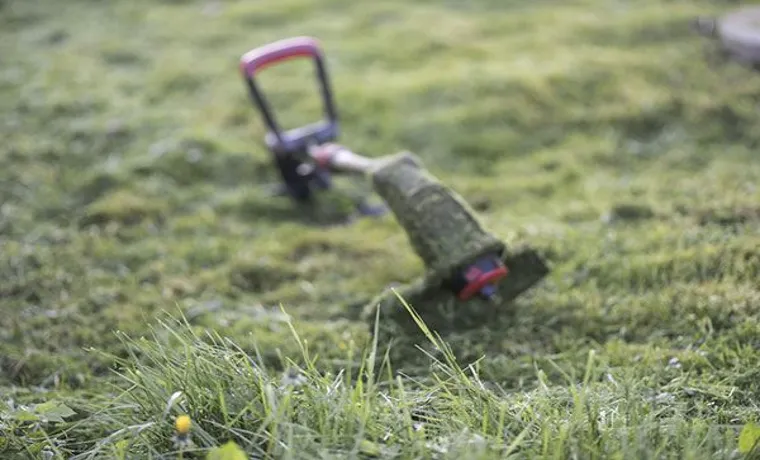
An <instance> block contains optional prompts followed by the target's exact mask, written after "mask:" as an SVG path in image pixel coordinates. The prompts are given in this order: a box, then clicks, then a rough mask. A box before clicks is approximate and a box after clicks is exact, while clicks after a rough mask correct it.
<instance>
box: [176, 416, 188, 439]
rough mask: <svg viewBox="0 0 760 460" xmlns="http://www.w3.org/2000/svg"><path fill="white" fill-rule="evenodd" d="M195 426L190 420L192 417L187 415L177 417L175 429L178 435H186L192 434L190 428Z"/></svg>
mask: <svg viewBox="0 0 760 460" xmlns="http://www.w3.org/2000/svg"><path fill="white" fill-rule="evenodd" d="M192 425H193V422H192V420H190V417H189V416H187V415H180V416H179V417H177V419H176V420H175V421H174V428H175V429H176V430H177V433H178V434H180V435H186V434H187V433H189V432H190V427H191V426H192Z"/></svg>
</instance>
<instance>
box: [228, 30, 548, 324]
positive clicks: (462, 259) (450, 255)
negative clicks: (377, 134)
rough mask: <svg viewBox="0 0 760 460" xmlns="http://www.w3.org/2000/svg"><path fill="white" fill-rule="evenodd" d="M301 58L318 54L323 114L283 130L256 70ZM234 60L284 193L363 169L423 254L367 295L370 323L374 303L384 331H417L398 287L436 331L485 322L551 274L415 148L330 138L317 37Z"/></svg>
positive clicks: (304, 196)
mask: <svg viewBox="0 0 760 460" xmlns="http://www.w3.org/2000/svg"><path fill="white" fill-rule="evenodd" d="M302 56H306V57H312V58H313V59H314V60H315V62H316V69H317V76H318V78H319V81H320V86H321V93H322V96H323V100H324V105H325V114H326V120H324V121H321V122H318V123H314V124H312V125H307V126H305V127H302V128H297V129H293V130H290V131H287V132H281V131H280V130H279V128H278V126H277V123H276V121H275V119H274V117H273V115H272V113H271V110H270V108H269V107H268V105H267V103H266V101H265V99H264V97H263V95H262V94H261V91H260V90H259V88H258V87H257V85H256V83H255V81H254V77H255V74H256V73H257V72H258V71H259V70H261V69H262V68H264V67H266V66H267V65H270V64H273V63H275V62H278V61H282V60H286V59H289V58H293V57H302ZM240 67H241V71H242V73H243V76H244V79H245V81H246V83H247V85H248V89H249V91H250V95H251V98H252V100H253V102H254V104H255V105H256V107H258V109H259V110H260V111H261V113H262V116H263V118H264V121H265V123H266V124H267V127H268V128H269V132H268V133H267V136H266V139H265V140H266V143H267V146H268V147H269V150H270V152H271V154H272V156H273V159H274V162H275V165H276V166H277V167H278V168H279V170H280V173H281V176H282V179H283V190H284V192H285V193H284V194H287V195H289V196H290V197H291V198H292V199H294V200H295V201H297V202H304V201H307V200H310V199H313V195H314V194H315V192H316V190H320V189H321V190H325V189H328V188H329V187H330V180H329V178H330V174H332V173H339V174H353V175H358V176H361V177H368V178H369V182H370V183H371V185H372V188H373V190H374V191H375V192H376V193H377V194H378V195H379V196H380V197H381V198H382V199H383V201H384V202H385V204H386V205H387V206H388V208H390V210H391V211H392V213H393V215H394V216H395V218H396V220H397V222H398V223H399V224H400V225H401V226H402V227H403V229H404V231H405V232H406V235H407V237H408V240H409V242H410V244H411V246H412V248H413V249H414V251H415V252H416V254H417V255H418V256H419V257H420V258H421V259H422V261H423V262H424V265H425V268H426V273H425V275H424V276H423V277H421V278H420V279H418V280H417V281H415V282H413V283H412V284H410V285H407V286H403V287H400V288H397V289H394V290H395V292H394V290H391V289H388V290H387V291H385V292H383V293H381V294H380V295H379V296H378V297H376V298H375V299H373V300H372V301H369V302H368V303H367V305H366V307H365V308H364V311H363V316H364V318H365V319H366V320H368V321H370V322H374V318H375V311H376V309H377V308H380V309H381V313H380V315H381V327H382V328H383V329H384V330H386V331H388V332H391V333H393V332H395V331H396V330H397V328H398V327H399V326H401V327H404V328H405V329H406V327H405V326H412V329H416V327H415V325H414V322H413V321H410V317H409V314H408V312H406V311H405V309H404V308H403V304H402V303H401V302H400V300H399V296H397V295H396V293H398V294H399V295H400V297H401V298H403V299H404V301H405V302H407V303H408V304H409V305H411V306H412V307H413V308H415V310H417V312H418V313H419V314H420V316H421V317H422V319H423V320H424V321H426V323H427V324H428V326H430V327H433V328H435V329H437V330H439V331H443V330H447V329H457V328H461V327H466V326H467V325H468V323H473V324H475V323H482V320H483V317H484V316H486V317H488V316H490V313H492V312H493V311H494V310H495V308H494V307H495V306H496V305H498V304H501V303H506V302H510V301H512V300H514V299H515V298H516V297H518V296H519V295H521V294H522V293H523V292H525V291H526V290H528V289H529V288H531V287H532V286H534V285H536V284H537V283H538V282H539V281H541V280H542V279H543V278H544V277H545V276H546V275H547V274H548V273H549V268H548V266H547V265H546V263H545V262H544V260H543V259H542V258H541V257H540V256H539V254H538V253H537V252H536V251H535V250H532V249H530V248H527V247H523V248H520V249H516V250H512V251H509V250H507V246H506V244H505V243H503V242H502V241H501V240H499V239H498V238H497V237H495V236H494V235H492V234H491V233H489V232H488V231H486V230H485V229H484V227H483V226H482V225H481V223H480V222H479V221H478V219H477V218H476V217H475V215H474V213H473V211H472V209H471V208H470V207H469V205H468V204H467V203H466V202H465V200H464V199H463V198H462V197H461V196H459V195H458V194H457V193H456V192H454V191H453V190H451V189H450V188H449V187H447V186H445V185H444V184H442V183H441V182H440V181H438V180H437V179H436V178H435V177H434V176H432V175H431V174H430V173H429V172H428V171H427V170H425V168H424V167H423V165H422V163H421V161H420V160H419V158H418V157H417V156H416V155H414V154H412V153H408V152H401V153H399V154H395V155H388V156H385V157H380V158H368V157H365V156H362V155H358V154H356V153H354V152H352V151H350V150H349V149H347V148H345V147H343V146H341V145H339V144H337V143H335V142H334V141H335V140H336V139H337V137H338V120H337V115H336V109H335V105H334V103H333V101H332V93H331V90H330V85H329V82H328V78H327V72H326V67H325V63H324V59H323V55H322V52H321V50H320V47H319V46H318V43H317V42H316V41H315V40H314V39H313V38H309V37H296V38H291V39H286V40H281V41H278V42H274V43H271V44H269V45H266V46H263V47H260V48H256V49H254V50H252V51H250V52H248V53H246V54H244V55H243V57H242V59H241V65H240ZM360 212H362V210H360ZM363 213H364V214H375V215H377V214H380V213H381V212H367V211H363Z"/></svg>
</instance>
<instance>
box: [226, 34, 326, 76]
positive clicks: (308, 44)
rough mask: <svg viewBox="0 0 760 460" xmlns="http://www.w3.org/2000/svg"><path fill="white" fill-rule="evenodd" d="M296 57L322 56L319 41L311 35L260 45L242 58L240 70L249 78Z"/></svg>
mask: <svg viewBox="0 0 760 460" xmlns="http://www.w3.org/2000/svg"><path fill="white" fill-rule="evenodd" d="M296 57H313V58H315V59H317V58H319V59H321V58H322V52H321V51H320V49H319V43H318V42H317V41H316V40H315V39H313V38H311V37H293V38H286V39H284V40H279V41H276V42H274V43H270V44H268V45H264V46H260V47H258V48H255V49H252V50H250V51H248V52H247V53H245V54H244V55H243V56H242V57H241V58H240V70H241V71H242V72H243V74H244V75H245V76H247V77H249V78H253V77H254V76H255V75H256V73H257V72H259V71H260V70H262V69H264V68H265V67H268V66H270V65H272V64H275V63H277V62H282V61H286V60H289V59H292V58H296Z"/></svg>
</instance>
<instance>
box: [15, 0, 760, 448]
mask: <svg viewBox="0 0 760 460" xmlns="http://www.w3.org/2000/svg"><path fill="white" fill-rule="evenodd" d="M58 3H60V2H44V1H41V0H24V1H21V0H6V1H3V2H0V10H1V11H0V56H2V66H0V114H2V115H0V139H2V143H0V311H1V312H2V315H0V396H1V397H0V404H3V405H2V406H0V407H2V409H0V425H2V429H0V457H2V458H10V459H13V458H46V457H49V456H51V454H52V456H53V458H56V457H57V458H74V459H84V458H150V457H151V456H152V457H153V458H162V457H163V458H176V457H177V455H178V454H179V449H178V448H177V447H176V446H175V445H174V443H173V442H172V441H173V439H172V437H173V436H174V435H175V433H174V432H173V426H172V425H173V424H172V420H173V416H175V415H177V414H178V413H180V412H182V413H184V412H187V413H188V414H189V415H191V416H192V418H193V430H192V431H191V438H192V441H193V445H194V446H192V447H187V448H186V449H184V450H182V455H183V457H184V458H203V457H204V456H206V455H207V454H208V452H209V451H210V450H211V449H214V448H217V447H220V446H224V445H225V443H227V442H228V441H233V442H235V443H236V444H237V445H238V446H240V448H241V449H242V450H243V451H244V452H245V454H246V455H247V456H248V457H249V458H255V457H256V456H261V455H263V454H267V453H269V454H272V456H275V457H279V458H285V457H288V458H299V456H300V458H314V457H319V456H322V457H329V458H356V457H359V456H365V457H372V456H375V457H379V458H393V457H396V458H423V457H424V458H431V457H433V458H620V459H628V458H685V459H697V458H711V459H716V458H717V459H728V458H740V456H741V455H745V454H744V452H740V450H742V451H745V450H747V449H745V447H747V445H748V443H750V441H752V440H753V439H755V438H756V436H755V433H754V431H755V430H754V429H752V428H745V431H744V436H742V437H740V432H741V430H742V427H751V426H752V425H748V424H749V423H752V421H753V420H756V419H757V414H756V406H757V397H758V395H760V378H758V377H759V371H758V369H760V351H758V350H759V349H760V348H759V347H758V339H757V338H758V336H760V290H759V289H758V283H757V280H758V275H759V274H760V252H759V251H758V248H760V235H758V232H757V228H758V224H760V212H759V211H758V202H760V189H758V187H757V184H758V183H760V166H759V164H758V161H757V153H756V150H757V145H758V144H759V143H760V129H758V127H760V113H758V111H757V107H756V100H757V99H758V96H760V84H759V83H758V79H757V78H756V74H755V73H754V72H753V71H751V70H750V69H746V68H743V67H740V66H737V65H733V64H729V63H723V64H719V63H710V62H708V60H707V59H705V58H706V57H708V54H707V53H705V51H706V47H705V42H704V39H702V38H701V37H698V36H697V35H695V34H694V33H693V32H692V31H691V30H690V28H689V26H688V24H689V21H690V20H691V19H692V18H693V17H695V16H704V15H711V14H718V13H722V12H725V11H726V8H729V7H731V8H733V6H730V5H729V4H730V3H731V2H708V1H706V0H705V1H701V0H700V1H686V0H675V1H662V0H642V1H639V2H615V1H602V0H584V1H571V2H558V1H542V2H515V1H491V0H477V1H471V2H449V1H446V2H441V1H437V2H432V1H416V2H408V1H401V0H387V1H383V2H350V1H348V0H330V1H317V0H281V1H278V2H265V1H260V2H248V1H242V0H225V1H204V2H193V1H161V2H156V1H145V0H134V1H128V0H119V1H112V2H95V1H91V0H71V1H67V2H66V5H65V8H63V7H62V6H57V5H58ZM301 34H308V35H314V36H316V37H318V38H319V39H320V41H321V42H322V43H323V45H324V48H325V51H326V53H327V57H328V65H329V67H330V71H331V76H332V80H333V83H334V89H335V95H336V99H337V103H338V107H339V109H340V112H341V123H342V125H341V128H342V133H343V134H342V138H341V141H343V142H345V143H346V144H347V145H349V146H351V147H352V148H354V149H355V150H357V151H360V152H363V153H367V154H368V155H385V154H389V153H393V152H395V151H398V150H400V149H405V150H410V151H411V152H413V153H414V154H416V155H418V156H419V158H420V159H421V160H422V162H423V163H424V165H425V166H426V167H427V168H428V169H429V170H430V172H431V173H432V174H434V175H435V176H436V177H438V178H439V179H440V180H441V181H442V182H444V183H446V184H447V185H450V186H451V187H452V188H454V189H455V190H456V191H458V192H459V193H460V194H461V195H462V196H463V197H464V198H465V199H466V200H467V201H468V202H469V203H471V204H472V205H473V207H474V208H475V209H476V210H478V211H479V213H480V217H481V218H482V220H483V223H484V225H485V226H486V227H487V228H488V229H489V231H491V232H493V233H494V235H496V236H498V237H499V238H500V239H504V240H505V241H506V242H507V244H508V245H511V244H512V243H514V242H516V241H521V242H528V243H530V244H531V245H533V246H535V247H536V248H537V249H539V250H540V251H541V252H542V253H545V254H547V255H548V257H549V259H550V262H551V264H552V268H553V271H552V273H551V275H550V277H549V278H547V280H546V282H545V283H543V284H542V285H541V286H540V287H539V288H538V289H536V290H534V291H531V292H530V293H529V294H528V295H526V296H523V297H521V298H519V299H518V301H516V302H514V303H513V304H511V305H509V308H505V309H503V310H499V311H494V312H493V317H492V318H491V319H490V320H489V321H488V322H487V323H486V324H481V325H478V326H473V327H472V328H468V329H466V328H461V329H457V330H454V331H451V332H450V333H447V334H446V335H445V336H442V337H441V338H440V339H439V338H437V336H436V335H435V332H440V331H429V333H428V334H427V335H426V334H425V328H424V327H423V328H422V329H421V330H420V332H421V333H420V334H418V336H415V338H413V339H410V340H409V341H407V342H404V341H399V342H398V343H396V344H395V345H394V347H393V349H392V350H390V351H388V350H386V349H385V344H384V343H383V344H378V345H377V346H375V345H373V342H372V340H371V338H370V337H371V336H370V334H369V332H370V331H369V330H368V328H367V324H366V323H365V322H363V321H360V320H359V316H360V314H361V307H362V306H363V305H364V304H365V301H366V299H370V298H372V297H373V296H375V295H377V294H378V293H380V292H382V290H383V289H385V288H386V287H387V286H389V285H394V284H400V285H404V284H407V283H409V282H411V281H412V280H414V279H416V278H417V277H419V276H420V275H421V274H422V270H423V267H422V263H421V261H420V260H419V259H418V258H417V257H416V256H415V255H414V253H413V252H412V251H411V247H410V246H409V243H408V241H406V239H405V237H404V235H403V234H402V232H401V229H400V228H399V226H398V224H397V223H396V222H395V221H394V220H393V219H392V218H391V217H385V218H381V219H377V220H371V219H367V220H359V221H356V222H355V223H353V224H352V225H350V226H348V225H332V224H335V223H343V222H344V221H345V219H346V217H347V214H348V208H349V201H348V200H347V199H345V198H344V199H337V198H336V196H334V195H333V196H326V197H325V199H324V200H322V201H321V203H320V207H319V208H318V209H316V210H311V211H310V212H306V210H304V209H302V208H298V207H296V206H294V205H293V204H292V203H290V202H289V201H287V200H284V199H277V198H273V197H271V196H270V195H269V192H268V190H267V189H266V187H265V185H267V184H271V183H273V182H276V181H277V180H278V177H277V172H276V170H275V169H274V168H273V167H272V166H271V163H270V158H269V154H268V152H266V151H265V149H264V148H263V147H262V145H261V142H260V141H261V139H262V137H263V135H264V129H263V127H262V124H261V122H260V119H259V117H258V115H257V113H256V112H255V111H254V109H253V108H252V107H251V105H250V102H249V101H248V99H247V95H246V93H245V86H244V85H243V82H242V81H241V78H240V76H239V74H238V70H237V59H238V58H239V56H240V55H241V54H242V53H243V52H245V51H247V50H248V49H250V48H252V47H254V46H258V45H260V44H264V43H267V42H270V41H272V40H276V39H279V38H283V37H287V36H292V35H301ZM311 76H312V69H311V66H310V65H308V64H307V63H303V62H300V63H298V62H292V63H290V62H289V63H287V64H283V65H282V66H277V67H273V68H271V69H267V71H266V72H264V73H262V76H261V77H262V86H263V87H264V89H265V90H266V91H267V94H268V95H270V96H271V97H270V99H271V101H272V103H273V105H274V106H275V108H276V110H277V111H278V113H279V114H281V120H282V122H283V124H285V125H286V126H296V125H300V124H303V123H306V122H310V121H314V120H315V118H316V117H318V116H320V113H319V111H318V109H319V107H318V99H317V97H316V93H315V91H314V86H313V82H312V81H311V80H310V78H311ZM341 186H342V188H343V189H345V190H349V189H352V187H353V185H348V184H347V183H345V182H343V183H342V184H341ZM357 188H360V187H357ZM356 193H358V192H356ZM327 224H330V225H327ZM411 307H415V305H414V304H412V305H411ZM459 311H461V315H462V317H463V318H465V316H466V315H467V307H466V305H462V306H461V310H456V311H455V312H459ZM164 312H169V313H170V315H169V316H164ZM399 314H402V315H411V313H410V312H409V311H407V310H399ZM167 317H168V318H170V319H166V318H167ZM172 318H183V319H182V320H181V321H176V320H175V319H172ZM383 318H384V317H383V315H381V317H380V318H379V321H381V324H385V323H382V321H383ZM465 319H466V318H465ZM158 320H161V322H157V321H158ZM462 323H467V321H462ZM421 326H422V324H420V325H418V327H421ZM117 331H118V332H117ZM294 331H295V332H297V334H294ZM391 358H392V359H391ZM178 392H179V393H178ZM173 395H179V396H175V397H173ZM170 402H171V403H170ZM175 440H176V439H175ZM90 454H91V456H90ZM746 455H754V454H753V453H750V452H748V453H747V454H746Z"/></svg>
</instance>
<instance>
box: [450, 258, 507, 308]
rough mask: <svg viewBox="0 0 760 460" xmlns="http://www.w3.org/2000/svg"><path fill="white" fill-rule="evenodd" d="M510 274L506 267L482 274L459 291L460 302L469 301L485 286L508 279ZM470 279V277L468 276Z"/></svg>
mask: <svg viewBox="0 0 760 460" xmlns="http://www.w3.org/2000/svg"><path fill="white" fill-rule="evenodd" d="M508 274H509V270H508V269H507V267H505V266H501V267H499V268H496V269H493V270H491V271H488V272H485V273H481V274H479V275H477V276H476V277H475V278H474V279H473V280H472V281H470V283H469V284H467V286H465V287H464V289H462V290H461V291H459V295H458V297H459V300H468V299H470V298H471V297H473V296H474V295H476V294H477V293H478V292H479V291H480V290H481V289H483V287H484V286H486V285H487V284H491V283H496V282H498V281H500V280H501V279H503V278H504V277H506V276H507V275H508ZM468 278H469V276H468Z"/></svg>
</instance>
